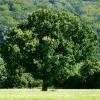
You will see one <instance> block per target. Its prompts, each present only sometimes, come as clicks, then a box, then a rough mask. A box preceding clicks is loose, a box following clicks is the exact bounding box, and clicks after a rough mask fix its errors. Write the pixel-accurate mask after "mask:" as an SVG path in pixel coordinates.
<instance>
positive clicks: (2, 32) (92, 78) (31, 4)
mask: <svg viewBox="0 0 100 100" xmlns="http://www.w3.org/2000/svg"><path fill="white" fill-rule="evenodd" d="M40 8H42V9H45V8H46V9H52V10H56V11H59V12H62V11H65V12H71V13H73V15H72V16H76V17H78V18H79V19H80V20H81V21H82V22H83V23H85V24H86V26H88V27H89V29H90V30H91V31H94V33H97V34H98V44H97V54H96V55H95V58H94V59H92V61H91V60H90V59H89V60H87V61H86V62H84V61H80V62H74V63H75V64H73V66H74V67H71V68H69V69H67V71H66V72H65V74H62V73H63V72H62V71H64V70H61V72H59V73H61V74H59V75H58V76H57V77H56V78H54V79H52V82H49V83H48V84H49V86H54V87H56V88H100V62H99V57H100V56H99V52H100V42H99V37H100V0H0V43H1V44H2V43H4V41H5V40H6V38H7V34H9V33H11V32H12V30H13V29H15V28H16V26H19V28H18V30H19V29H21V30H24V29H22V26H23V24H24V25H26V24H25V22H26V20H27V17H28V16H30V15H31V14H32V13H33V12H34V11H37V9H40ZM20 23H21V24H20ZM38 24H39V23H38ZM36 25H37V24H36ZM37 30H38V29H37ZM84 30H85V29H84ZM57 31H58V30H57ZM38 32H40V30H38ZM74 32H75V31H74ZM27 33H28V32H27ZM88 33H89V32H88ZM29 34H30V33H29ZM26 35H27V34H26ZM79 38H80V37H79V36H78V39H79ZM11 41H12V40H11ZM35 42H36V41H35ZM92 42H93V41H92ZM69 44H70V43H69ZM41 45H42V44H41ZM16 48H17V47H16ZM16 48H15V49H16ZM0 49H2V46H1V48H0ZM69 49H70V50H71V48H69ZM2 50H3V49H2ZM2 50H0V51H1V53H2ZM5 50H7V49H5ZM5 50H3V51H5ZM27 50H28V49H27ZM91 50H93V48H91ZM38 53H39V52H38ZM85 53H86V55H88V52H86V51H85ZM4 54H6V51H5V53H4ZM10 54H11V52H10ZM7 55H8V54H6V55H5V56H2V54H1V58H0V88H15V87H17V88H22V87H29V88H32V87H37V86H41V85H42V80H41V78H36V77H35V75H34V74H36V72H34V71H33V72H34V74H33V73H32V72H31V73H28V72H27V71H26V70H25V69H24V68H23V67H19V66H17V67H16V66H15V65H13V64H12V65H9V64H7V61H6V60H5V58H6V56H7ZM86 55H84V57H86ZM11 56H12V54H11ZM90 56H91V55H90ZM3 57H4V58H3ZM9 57H10V55H9ZM19 58H20V57H19ZM69 59H70V60H72V58H71V57H70V56H69ZM77 59H78V58H77ZM29 60H31V58H29ZM26 61H28V59H26ZM26 61H24V62H26ZM72 62H73V60H72ZM11 63H13V60H12V61H11ZM25 64H26V63H25ZM8 65H9V66H8ZM23 66H25V65H23ZM50 75H51V74H50Z"/></svg>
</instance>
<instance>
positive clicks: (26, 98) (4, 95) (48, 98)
mask: <svg viewBox="0 0 100 100" xmlns="http://www.w3.org/2000/svg"><path fill="white" fill-rule="evenodd" d="M0 100H100V90H99V89H98V90H95V89H94V90H91V89H89V90H82V89H80V90H78V89H76V90H75V89H72V90H71V89H65V90H64V89H49V90H48V92H42V91H41V90H40V89H1V90H0Z"/></svg>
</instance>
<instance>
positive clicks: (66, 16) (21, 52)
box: [1, 9, 97, 90]
mask: <svg viewBox="0 0 100 100" xmlns="http://www.w3.org/2000/svg"><path fill="white" fill-rule="evenodd" d="M96 48H97V34H96V33H94V32H92V31H91V29H90V28H88V27H87V26H86V25H85V24H83V22H82V21H81V20H80V19H79V18H77V16H74V15H73V14H71V13H69V12H63V11H53V10H46V9H43V10H37V11H35V12H33V14H32V15H30V16H29V17H28V19H27V21H25V23H23V24H20V25H18V27H17V28H15V29H13V30H12V32H11V33H10V34H8V36H7V38H6V39H5V41H4V43H3V44H2V50H1V52H2V57H3V58H4V59H5V61H6V62H7V64H8V65H9V67H11V68H12V69H14V68H16V67H19V68H20V67H24V68H26V69H27V71H30V72H31V73H32V74H33V76H34V77H35V78H38V79H42V80H43V86H42V90H47V87H48V84H49V82H51V81H52V80H53V79H54V78H55V77H57V75H58V74H61V73H62V74H65V75H67V74H68V73H67V70H68V69H70V67H71V66H73V65H74V64H75V63H79V62H81V61H84V60H87V59H92V58H93V57H94V56H95V54H96Z"/></svg>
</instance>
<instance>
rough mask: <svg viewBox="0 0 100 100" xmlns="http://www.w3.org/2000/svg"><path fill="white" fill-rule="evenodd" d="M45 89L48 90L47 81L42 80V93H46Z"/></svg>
mask: <svg viewBox="0 0 100 100" xmlns="http://www.w3.org/2000/svg"><path fill="white" fill-rule="evenodd" d="M47 88H48V81H47V80H46V79H43V84H42V91H47Z"/></svg>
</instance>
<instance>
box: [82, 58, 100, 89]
mask: <svg viewBox="0 0 100 100" xmlns="http://www.w3.org/2000/svg"><path fill="white" fill-rule="evenodd" d="M80 72H81V75H82V77H83V79H84V87H85V88H100V77H99V76H100V62H98V61H97V60H92V61H91V60H87V61H86V62H84V63H83V65H82V67H81V69H80Z"/></svg>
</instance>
